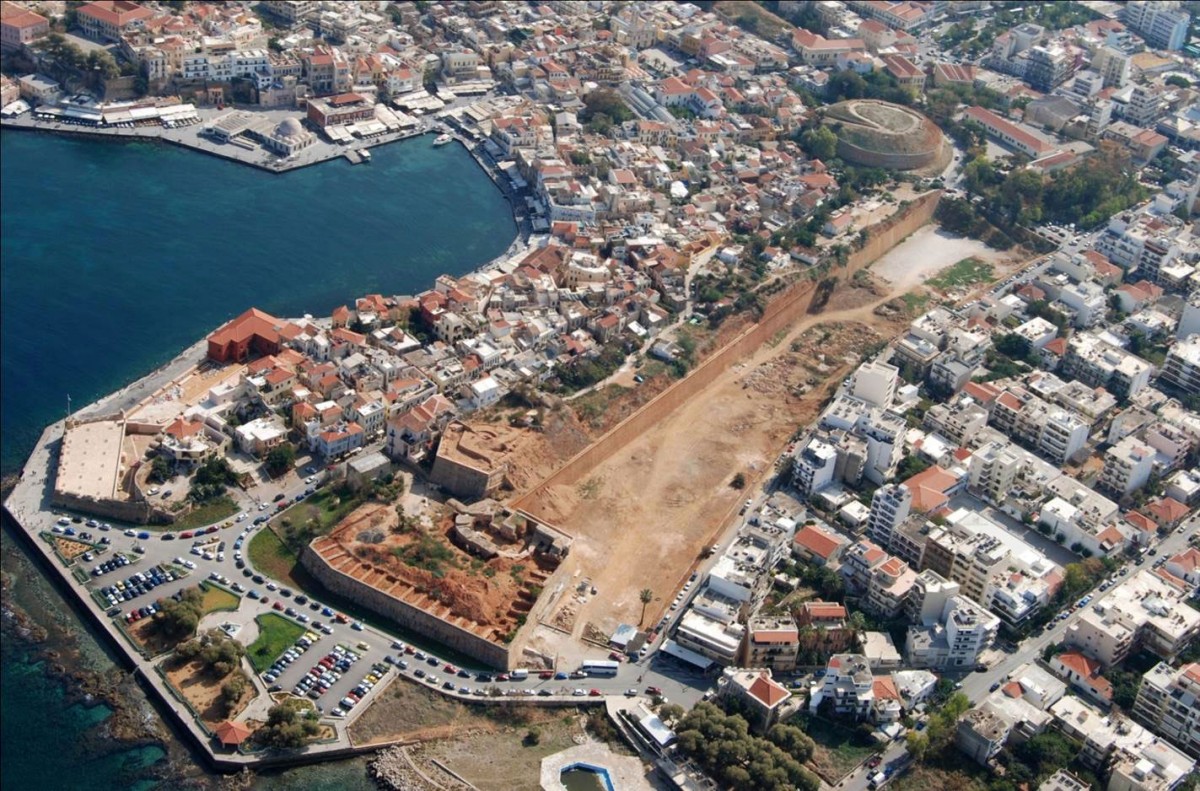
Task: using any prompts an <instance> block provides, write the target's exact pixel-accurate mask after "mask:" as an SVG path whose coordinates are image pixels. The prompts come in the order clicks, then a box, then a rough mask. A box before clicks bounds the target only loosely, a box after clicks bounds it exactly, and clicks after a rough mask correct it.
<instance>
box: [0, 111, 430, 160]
mask: <svg viewBox="0 0 1200 791" xmlns="http://www.w3.org/2000/svg"><path fill="white" fill-rule="evenodd" d="M235 109H239V108H235V107H229V108H226V109H222V110H218V109H216V108H214V107H202V108H200V109H198V110H197V111H196V112H197V114H198V115H199V116H200V122H199V123H196V124H192V125H191V126H184V127H177V128H175V129H168V128H166V127H164V126H135V127H133V128H122V127H99V126H86V125H76V124H67V123H63V122H61V121H43V120H39V119H37V118H34V117H33V115H32V114H30V113H26V114H24V115H21V116H18V117H16V118H5V119H4V120H3V121H0V127H3V128H4V129H14V130H25V131H35V132H48V133H51V134H61V135H69V136H73V137H89V138H95V139H103V140H124V141H138V140H142V141H150V142H162V143H168V144H170V145H176V146H180V147H182V148H188V149H191V150H193V151H199V152H200V153H202V154H209V155H210V156H214V157H220V158H221V159H227V160H230V161H232V162H238V163H240V164H243V165H250V166H251V167H255V168H259V169H260V170H265V171H267V172H269V173H287V172H289V171H292V170H298V169H300V168H305V167H310V166H312V165H319V164H321V163H322V162H328V161H330V160H334V159H339V158H341V157H344V156H345V155H346V152H347V151H351V152H358V151H363V150H366V149H370V148H374V147H376V146H381V145H386V144H387V143H395V142H397V141H400V140H408V139H410V138H413V137H420V136H422V135H427V134H430V133H431V132H434V131H438V130H439V127H438V125H437V124H436V123H434V122H433V121H432V120H429V119H424V120H422V121H421V122H420V123H419V124H418V125H417V126H415V127H412V128H411V129H406V130H401V131H399V132H389V133H388V134H385V135H379V136H377V137H372V138H370V139H368V140H355V141H354V142H352V143H349V144H347V145H340V144H337V143H331V142H328V141H327V140H324V139H323V138H321V137H320V136H318V137H317V140H316V142H315V143H313V144H312V145H311V146H309V147H308V148H305V149H303V150H301V151H299V152H297V153H296V154H294V155H293V156H291V157H288V158H286V159H285V158H281V157H278V156H276V155H275V154H272V153H271V152H269V151H267V150H266V149H264V148H262V147H261V146H258V145H255V146H253V147H251V148H243V147H242V146H239V145H236V144H234V143H222V142H220V141H219V140H214V139H212V138H210V137H207V136H206V135H204V134H202V132H203V131H204V127H205V124H207V123H209V122H211V121H212V120H213V119H214V118H218V117H220V116H222V115H225V114H226V113H228V112H231V111H233V110H235ZM252 112H254V114H255V115H258V116H260V117H265V118H267V119H269V120H271V121H273V122H275V123H278V122H280V121H282V120H283V119H285V118H296V117H297V111H296V110H261V109H257V108H256V109H253V110H252Z"/></svg>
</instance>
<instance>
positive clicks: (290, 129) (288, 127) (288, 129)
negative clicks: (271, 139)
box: [275, 118, 304, 137]
mask: <svg viewBox="0 0 1200 791" xmlns="http://www.w3.org/2000/svg"><path fill="white" fill-rule="evenodd" d="M275 134H276V135H277V136H278V137H299V136H301V135H303V134H304V127H302V126H301V125H300V122H299V121H297V120H296V119H295V118H285V119H283V120H282V121H280V122H279V126H277V127H275Z"/></svg>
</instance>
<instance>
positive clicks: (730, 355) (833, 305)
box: [508, 211, 931, 661]
mask: <svg viewBox="0 0 1200 791" xmlns="http://www.w3.org/2000/svg"><path fill="white" fill-rule="evenodd" d="M930 213H931V211H930ZM927 219H928V218H927V217H926V221H927ZM905 225H907V227H897V228H895V231H896V237H895V239H894V240H888V243H889V244H888V245H887V246H890V245H894V244H895V243H896V241H899V240H900V239H903V238H905V237H906V236H907V235H908V234H910V233H911V232H912V230H915V228H916V227H919V225H918V224H916V223H905ZM873 236H875V234H873ZM880 247H884V245H883V244H881V245H880ZM901 247H903V245H901ZM885 250H886V248H885ZM873 252H874V251H873ZM875 257H878V253H874V254H873V256H872V257H871V259H870V260H864V261H861V262H860V264H859V265H858V266H856V265H855V262H853V261H852V262H851V266H850V267H849V268H848V270H844V271H843V272H842V273H839V274H840V275H841V277H840V285H839V286H838V287H837V288H835V289H834V290H833V291H832V293H831V294H826V295H825V296H827V297H828V301H827V302H824V303H823V304H822V305H821V306H819V307H812V306H811V305H810V301H811V298H812V293H811V291H812V290H811V289H809V291H808V292H807V293H804V292H803V289H802V290H801V295H802V300H801V301H800V302H797V303H795V304H793V305H792V306H791V307H790V308H788V309H786V310H780V311H776V312H774V313H772V312H771V309H769V310H768V314H767V316H766V317H765V318H764V319H763V320H762V321H761V322H760V323H759V324H758V325H755V326H754V327H752V328H750V329H748V330H747V331H746V333H745V334H744V335H739V336H738V338H737V339H735V340H733V341H732V342H731V343H730V344H729V345H728V346H725V345H722V348H721V349H720V350H719V351H717V352H715V353H714V354H712V355H711V357H710V358H707V359H706V360H705V361H704V362H702V363H701V366H700V367H699V368H697V369H695V370H694V371H693V373H692V374H691V375H689V376H688V377H687V378H686V379H684V380H682V381H680V382H675V383H674V384H673V385H671V386H667V382H666V381H661V382H656V381H655V380H654V379H651V380H648V381H647V382H646V383H645V384H644V385H643V387H644V388H646V389H648V390H650V389H652V388H653V389H657V388H661V392H660V393H658V395H657V396H655V397H654V398H652V399H647V398H646V396H645V393H644V392H639V390H640V388H617V390H616V391H615V392H617V395H615V396H613V397H612V398H611V399H610V400H608V401H606V402H605V403H604V410H605V411H606V412H612V413H617V414H622V415H624V414H629V413H630V411H631V410H630V408H629V404H628V403H626V402H630V401H632V402H635V403H636V404H637V406H643V405H645V406H643V408H642V409H641V411H633V412H632V417H630V418H629V419H628V420H626V421H624V422H621V423H618V424H617V425H616V426H615V427H614V426H613V424H612V422H610V421H608V420H604V421H601V422H600V423H599V424H597V423H596V422H595V421H591V422H589V421H587V420H585V419H583V420H581V417H584V416H582V415H577V414H575V413H574V411H573V410H578V409H579V408H580V405H581V404H582V403H584V402H583V401H582V400H580V401H575V402H571V406H570V407H569V408H568V407H565V406H559V407H558V408H557V409H547V410H544V413H545V414H544V417H543V424H542V427H541V432H540V436H539V437H538V438H537V440H536V441H535V442H534V443H533V444H532V445H529V446H526V449H527V450H531V451H534V452H533V453H530V454H529V455H528V456H525V455H524V454H522V458H516V457H510V468H509V471H508V479H509V483H510V486H511V488H512V489H513V490H514V491H515V492H516V497H515V499H513V501H512V503H513V505H514V506H515V507H518V508H521V509H522V510H524V511H526V512H528V513H530V514H533V515H534V516H536V517H538V518H541V519H545V520H547V521H549V522H551V523H553V524H555V525H557V526H558V527H560V528H562V529H563V530H564V531H566V532H567V533H569V534H571V535H572V536H574V538H575V541H574V544H573V546H572V548H571V552H570V555H569V556H568V557H567V558H566V559H565V560H564V561H563V564H562V567H561V568H560V578H561V579H562V580H564V582H565V584H564V585H563V586H562V590H561V592H559V591H557V590H556V591H555V592H554V593H555V595H552V596H550V597H547V599H546V600H545V601H543V602H539V605H538V606H537V607H536V608H535V609H534V610H533V612H532V613H531V617H532V619H533V620H535V622H536V626H535V628H534V630H533V632H532V633H531V634H530V637H529V641H528V644H527V648H529V649H532V650H534V651H537V652H539V653H542V654H544V655H557V656H558V657H560V658H561V659H563V660H567V661H571V660H577V659H582V658H584V657H585V656H586V654H587V651H588V648H587V645H586V643H587V642H591V643H593V644H595V645H597V646H602V645H605V644H606V642H607V637H608V635H610V634H611V633H612V632H613V630H614V629H615V628H616V627H617V625H618V624H621V623H628V624H634V625H642V626H646V625H652V624H654V623H656V622H657V621H658V619H659V618H661V617H662V615H663V614H664V613H665V611H666V609H667V608H668V607H669V606H670V604H671V602H672V601H673V598H674V596H675V593H676V591H677V590H678V589H679V588H680V587H681V586H682V584H683V583H684V581H685V580H686V579H687V578H688V576H689V575H690V573H691V572H692V571H693V570H694V568H695V567H696V565H697V563H698V562H699V560H700V559H701V558H702V557H703V556H704V554H705V552H706V548H707V547H709V546H711V545H712V544H713V543H714V541H715V540H716V539H717V538H718V537H719V535H720V533H721V531H722V529H723V528H724V527H725V526H727V525H728V524H729V522H730V520H731V519H732V518H733V517H734V516H735V514H736V513H737V511H738V510H739V507H740V506H741V504H742V501H743V500H744V499H745V498H746V496H747V495H748V494H749V493H750V492H751V491H752V490H754V489H755V488H756V487H757V486H758V485H759V484H760V483H761V482H762V481H763V480H764V479H765V478H766V477H767V476H768V474H770V473H771V472H772V466H773V464H774V463H775V461H776V459H777V458H778V456H779V455H780V453H781V452H782V451H783V450H784V449H785V447H786V446H787V444H788V443H789V442H790V441H791V439H792V437H793V436H794V435H795V434H796V433H797V431H798V429H801V428H803V427H805V426H807V425H808V424H809V423H811V422H812V420H814V419H815V417H816V416H817V414H818V413H819V412H820V409H821V407H822V405H823V403H824V402H825V400H826V398H827V397H828V396H829V394H830V393H831V392H832V391H833V390H834V389H835V388H836V386H837V385H838V384H839V383H840V382H841V381H842V379H843V378H845V377H846V376H848V375H849V374H850V373H851V372H852V371H853V369H854V368H855V367H856V366H857V365H858V364H859V362H860V361H861V358H862V355H863V353H864V351H866V350H868V349H870V348H871V347H873V346H877V345H878V344H880V343H882V342H884V341H887V340H890V339H891V338H893V337H894V336H896V335H897V334H899V333H900V332H901V331H902V329H903V327H904V326H906V324H907V322H908V320H909V317H906V316H904V315H902V314H899V313H896V312H887V311H884V312H883V315H881V314H880V312H878V311H877V310H876V309H877V308H879V307H880V306H882V305H884V304H886V303H888V302H889V301H892V300H894V299H895V298H897V297H899V296H901V295H902V294H903V293H904V292H903V291H902V290H898V289H897V288H896V287H895V286H894V285H893V284H892V283H890V282H887V281H884V280H883V279H881V278H872V277H867V276H865V275H859V276H858V277H853V278H852V277H851V275H852V274H853V272H854V270H856V269H860V268H862V267H865V266H867V265H869V263H870V262H871V261H873V260H874V258H875ZM780 299H781V301H782V300H786V298H780ZM801 303H802V304H801ZM772 307H774V305H773V306H772ZM805 308H807V312H806V311H805V310H804V309H805ZM722 334H724V333H722ZM723 340H724V339H723V338H722V341H723ZM718 358H719V360H718ZM709 362H719V364H717V365H713V366H709V365H708V364H709ZM706 366H708V367H707V369H706ZM589 426H590V428H591V430H589ZM581 435H582V436H581ZM583 436H588V437H590V438H591V439H592V440H593V441H592V443H591V444H587V443H586V441H584V442H582V443H581V440H582V438H583ZM581 445H583V449H582V451H581V452H578V453H577V454H576V455H575V456H573V457H568V456H564V455H561V452H562V451H564V450H579V448H580V446H581ZM552 446H554V450H551V447H552ZM555 451H558V452H555ZM568 458H569V459H570V460H569V461H567V459H568ZM555 462H557V470H556V471H555V472H554V473H552V474H550V475H549V476H548V477H545V478H543V479H542V480H541V483H538V484H535V485H532V487H531V488H529V486H530V482H533V481H537V480H538V478H539V475H544V474H545V471H546V468H547V467H548V466H549V467H554V466H556V464H555ZM523 468H527V469H523ZM738 473H741V474H742V475H743V476H744V477H745V483H746V485H745V488H744V489H740V490H739V489H737V488H734V487H733V486H732V485H731V482H732V480H733V478H734V476H736V475H737V474H738ZM645 588H649V589H650V590H651V591H652V593H653V598H652V601H651V603H650V604H649V606H647V607H646V608H645V613H644V616H643V612H642V611H643V606H642V602H641V599H640V592H641V591H642V590H643V589H645ZM548 592H549V591H548Z"/></svg>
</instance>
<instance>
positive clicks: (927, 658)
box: [904, 596, 1000, 669]
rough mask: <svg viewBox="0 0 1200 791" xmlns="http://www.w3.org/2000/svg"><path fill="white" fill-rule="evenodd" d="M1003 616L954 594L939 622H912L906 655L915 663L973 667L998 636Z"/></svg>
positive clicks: (945, 667)
mask: <svg viewBox="0 0 1200 791" xmlns="http://www.w3.org/2000/svg"><path fill="white" fill-rule="evenodd" d="M999 629H1000V619H999V618H997V617H996V616H995V615H992V614H991V613H990V612H988V611H987V610H985V609H984V608H983V607H980V606H979V605H978V604H975V602H973V601H971V600H970V599H967V598H965V597H963V596H951V597H950V598H949V599H948V600H947V601H946V605H945V609H944V611H943V612H942V617H941V620H940V622H939V623H936V624H933V625H930V626H924V625H923V626H910V627H909V629H908V636H907V637H906V639H905V645H904V649H905V655H906V656H907V657H908V663H909V664H910V665H911V666H913V667H924V668H940V669H950V668H969V667H974V666H975V664H976V663H977V662H978V661H979V655H980V653H982V652H983V651H984V650H986V649H987V648H990V647H991V645H992V642H993V641H994V640H995V639H996V632H997V631H998V630H999Z"/></svg>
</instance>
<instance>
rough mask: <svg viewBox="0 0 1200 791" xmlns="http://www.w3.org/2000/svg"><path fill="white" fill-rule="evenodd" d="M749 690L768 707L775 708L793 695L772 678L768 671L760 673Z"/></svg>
mask: <svg viewBox="0 0 1200 791" xmlns="http://www.w3.org/2000/svg"><path fill="white" fill-rule="evenodd" d="M748 692H749V693H750V694H751V695H753V696H754V697H755V698H757V699H758V700H759V701H760V702H762V704H763V705H764V706H766V707H767V708H774V707H775V706H777V705H779V704H780V703H782V702H783V701H785V700H787V699H788V698H789V697H791V694H792V693H790V692H788V691H787V690H786V689H784V688H783V687H781V686H780V685H779V684H777V683H775V682H774V681H772V680H771V677H770V676H768V675H767V674H766V673H763V674H761V675H759V677H758V678H756V679H754V683H753V684H751V685H750V689H749V690H748Z"/></svg>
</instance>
